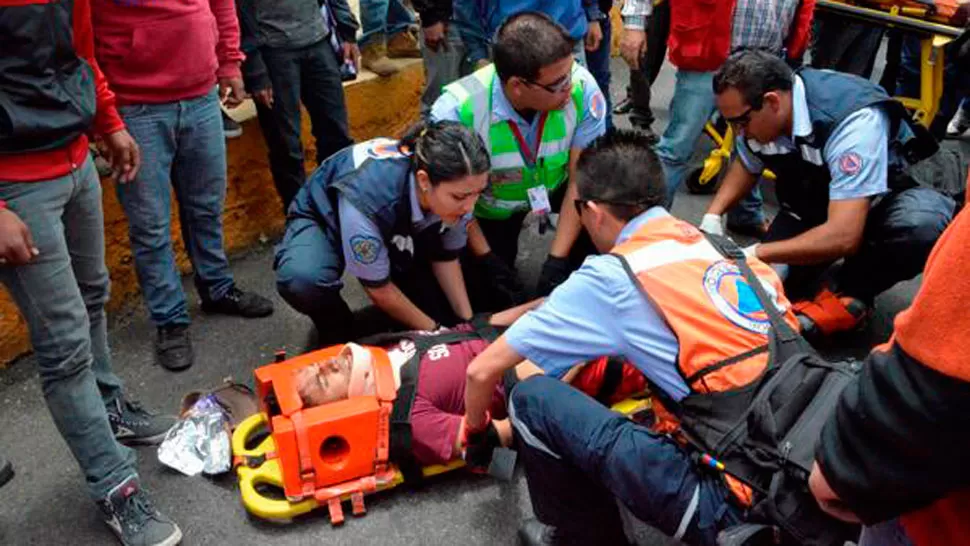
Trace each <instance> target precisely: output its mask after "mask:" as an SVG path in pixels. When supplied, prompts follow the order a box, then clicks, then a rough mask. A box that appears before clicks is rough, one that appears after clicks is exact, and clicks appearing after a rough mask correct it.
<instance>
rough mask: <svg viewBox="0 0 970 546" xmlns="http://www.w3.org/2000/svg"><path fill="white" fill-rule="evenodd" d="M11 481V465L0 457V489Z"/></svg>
mask: <svg viewBox="0 0 970 546" xmlns="http://www.w3.org/2000/svg"><path fill="white" fill-rule="evenodd" d="M12 479H13V465H12V464H10V461H8V460H7V459H4V458H3V456H0V487H3V486H4V485H7V482H9V481H10V480H12Z"/></svg>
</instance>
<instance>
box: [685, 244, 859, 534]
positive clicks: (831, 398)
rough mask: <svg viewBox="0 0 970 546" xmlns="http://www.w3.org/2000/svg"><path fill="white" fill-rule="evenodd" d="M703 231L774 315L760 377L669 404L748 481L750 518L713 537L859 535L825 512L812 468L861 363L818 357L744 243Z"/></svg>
mask: <svg viewBox="0 0 970 546" xmlns="http://www.w3.org/2000/svg"><path fill="white" fill-rule="evenodd" d="M708 239H709V240H710V242H711V244H713V245H714V247H715V248H717V249H718V251H719V252H720V253H721V254H722V255H724V256H725V257H727V258H729V259H731V260H733V261H734V263H735V264H736V265H737V266H738V268H739V269H740V271H741V273H742V275H743V277H744V278H745V280H746V281H747V283H748V285H749V286H750V287H751V288H752V290H753V291H754V293H755V296H756V297H757V298H758V301H759V302H760V304H761V306H762V307H763V308H764V310H765V312H766V313H767V315H768V318H769V320H770V323H771V331H770V334H769V339H770V342H769V361H768V365H767V367H766V368H765V370H764V373H763V374H762V375H761V377H759V378H758V379H757V380H755V381H753V382H752V383H750V384H748V385H746V386H744V387H741V388H738V389H734V390H729V391H722V392H712V393H692V394H690V395H688V396H687V397H686V398H684V399H683V400H681V401H680V402H679V403H677V404H675V407H676V408H677V413H678V414H679V417H680V420H681V431H682V433H683V435H684V437H685V438H686V439H687V441H688V442H689V443H690V444H691V446H692V447H693V448H696V449H697V450H698V451H699V452H700V453H701V454H702V457H705V456H706V459H705V461H707V460H713V461H714V462H716V463H717V465H716V466H714V467H715V468H717V469H718V470H723V471H724V472H726V473H727V474H729V475H731V476H733V477H735V478H737V479H739V480H741V481H742V482H744V483H745V484H747V485H748V486H750V487H751V488H752V490H753V501H752V504H751V506H750V508H749V509H748V513H747V517H746V518H745V521H746V523H744V524H741V525H740V526H737V527H734V528H729V529H726V530H724V531H723V532H722V533H721V536H719V544H722V545H725V546H737V545H742V544H764V543H766V542H764V540H765V536H767V537H768V540H767V543H769V544H783V545H789V544H790V545H796V544H798V545H808V546H842V545H843V544H844V543H845V541H847V540H855V539H856V538H857V537H858V536H859V528H858V526H854V525H850V524H847V523H844V522H841V521H839V520H836V519H834V518H832V517H830V516H828V515H827V514H825V513H824V512H822V510H821V509H820V508H819V507H818V504H817V503H816V502H815V499H814V498H813V497H812V494H811V492H810V491H809V489H808V476H809V474H810V473H811V470H812V465H813V462H814V458H815V446H816V444H817V442H818V438H819V436H820V434H821V430H822V427H823V426H824V425H825V422H826V421H827V420H828V417H829V415H830V414H831V412H832V410H833V408H834V407H835V404H836V403H837V401H838V399H839V396H840V395H841V393H842V390H843V389H844V388H845V387H846V385H848V384H849V382H850V381H852V379H853V378H854V377H855V376H856V374H857V373H858V371H859V369H860V368H859V363H858V362H849V361H841V362H828V361H826V360H825V359H823V358H822V357H821V356H820V355H819V354H818V353H817V352H816V351H815V350H814V349H813V348H812V347H811V346H810V345H809V344H808V343H807V342H806V341H805V340H804V338H802V337H801V335H800V334H799V333H798V332H796V331H795V330H794V329H793V328H791V327H790V326H789V325H788V324H787V323H786V322H785V320H784V319H783V318H782V316H781V314H780V313H779V311H778V309H777V307H776V306H775V305H774V304H773V303H772V301H771V298H770V297H769V296H768V294H767V293H766V292H765V290H764V288H763V286H762V284H761V283H760V282H758V280H757V277H756V276H755V274H754V272H753V271H752V270H751V268H750V267H749V266H748V264H747V262H746V259H745V256H744V253H743V251H742V250H741V249H740V248H738V246H737V245H735V244H734V242H732V241H731V240H730V239H727V238H725V237H719V236H713V235H708ZM707 466H708V467H711V466H712V465H710V464H708V465H707ZM755 541H757V542H755Z"/></svg>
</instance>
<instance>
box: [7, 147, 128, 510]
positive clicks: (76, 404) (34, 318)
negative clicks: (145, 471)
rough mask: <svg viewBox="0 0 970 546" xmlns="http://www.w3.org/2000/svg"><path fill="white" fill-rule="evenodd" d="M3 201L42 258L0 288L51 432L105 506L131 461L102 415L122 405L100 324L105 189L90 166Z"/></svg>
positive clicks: (13, 187) (27, 186)
mask: <svg viewBox="0 0 970 546" xmlns="http://www.w3.org/2000/svg"><path fill="white" fill-rule="evenodd" d="M0 199H3V200H4V201H7V205H8V207H9V208H10V210H12V211H13V212H15V213H16V214H17V215H18V216H20V219H21V220H23V222H24V223H25V224H27V227H28V229H30V233H31V236H32V237H33V240H34V244H35V246H36V247H37V248H38V249H39V250H40V254H38V255H37V256H36V257H35V258H34V259H33V260H31V262H30V263H28V264H27V265H23V266H19V267H10V266H3V265H0V282H2V283H3V285H4V286H6V288H7V290H8V291H9V292H10V295H11V297H12V298H13V300H14V302H16V304H17V307H18V308H19V309H20V312H21V313H22V314H23V316H24V318H25V319H26V321H27V328H28V330H29V331H30V341H31V344H32V345H33V348H34V355H35V360H36V362H37V368H38V371H39V374H40V380H41V388H42V390H43V392H44V398H45V399H46V401H47V407H48V409H49V410H50V413H51V417H53V419H54V424H55V425H56V426H57V430H58V431H60V433H61V436H63V437H64V441H65V442H67V445H68V447H69V448H70V450H71V453H72V454H73V455H74V458H75V460H77V462H78V465H80V467H81V471H82V472H84V477H85V480H86V482H87V486H88V492H89V494H90V495H91V498H93V499H95V500H98V499H103V498H104V497H106V496H107V494H108V492H109V491H111V489H112V488H114V487H115V486H116V485H118V484H119V483H121V482H123V481H124V480H126V479H128V478H129V477H130V476H132V475H135V452H134V451H132V450H130V449H128V448H126V447H123V446H122V445H120V444H119V443H118V442H116V441H115V438H114V434H113V433H112V432H111V425H110V424H109V423H108V415H107V413H106V412H105V405H106V404H108V403H110V402H112V401H114V400H115V399H117V398H118V397H119V396H121V380H120V379H118V377H117V376H116V375H115V374H114V373H113V372H112V371H111V355H110V352H109V349H108V334H107V328H106V323H105V313H104V305H105V303H106V302H107V301H108V290H109V284H110V281H109V279H108V268H107V266H106V265H105V263H104V214H103V212H102V209H101V181H100V180H99V179H98V173H97V170H96V169H95V167H94V162H93V161H91V160H90V159H88V160H87V161H85V163H84V165H82V166H81V167H80V168H79V169H77V170H76V171H74V172H73V173H71V174H68V175H66V176H62V177H60V178H56V179H53V180H47V181H43V182H29V183H12V182H3V181H0Z"/></svg>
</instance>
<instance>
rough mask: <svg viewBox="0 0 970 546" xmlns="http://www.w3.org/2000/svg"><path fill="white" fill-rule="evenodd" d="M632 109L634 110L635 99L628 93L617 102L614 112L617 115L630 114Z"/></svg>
mask: <svg viewBox="0 0 970 546" xmlns="http://www.w3.org/2000/svg"><path fill="white" fill-rule="evenodd" d="M631 110H633V100H632V99H630V95H627V96H626V98H624V99H623V100H621V101H620V102H618V103H616V106H614V107H613V113H614V114H616V115H617V116H624V115H626V114H629V113H630V111H631Z"/></svg>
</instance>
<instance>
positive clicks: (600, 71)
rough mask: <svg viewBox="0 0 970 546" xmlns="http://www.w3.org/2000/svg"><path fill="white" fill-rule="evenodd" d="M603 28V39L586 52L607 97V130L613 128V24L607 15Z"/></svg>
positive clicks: (594, 74)
mask: <svg viewBox="0 0 970 546" xmlns="http://www.w3.org/2000/svg"><path fill="white" fill-rule="evenodd" d="M600 28H601V29H603V39H602V40H601V41H600V46H599V47H598V48H596V49H595V50H594V51H587V52H586V63H587V64H588V65H589V72H590V73H591V74H592V75H593V77H594V78H596V84H597V85H599V86H600V91H602V92H603V96H604V97H606V130H607V131H609V130H610V129H612V128H613V98H612V97H611V96H610V53H612V41H613V26H612V25H611V24H610V19H609V17H608V16H607V17H606V18H605V19H603V20H601V21H600Z"/></svg>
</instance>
